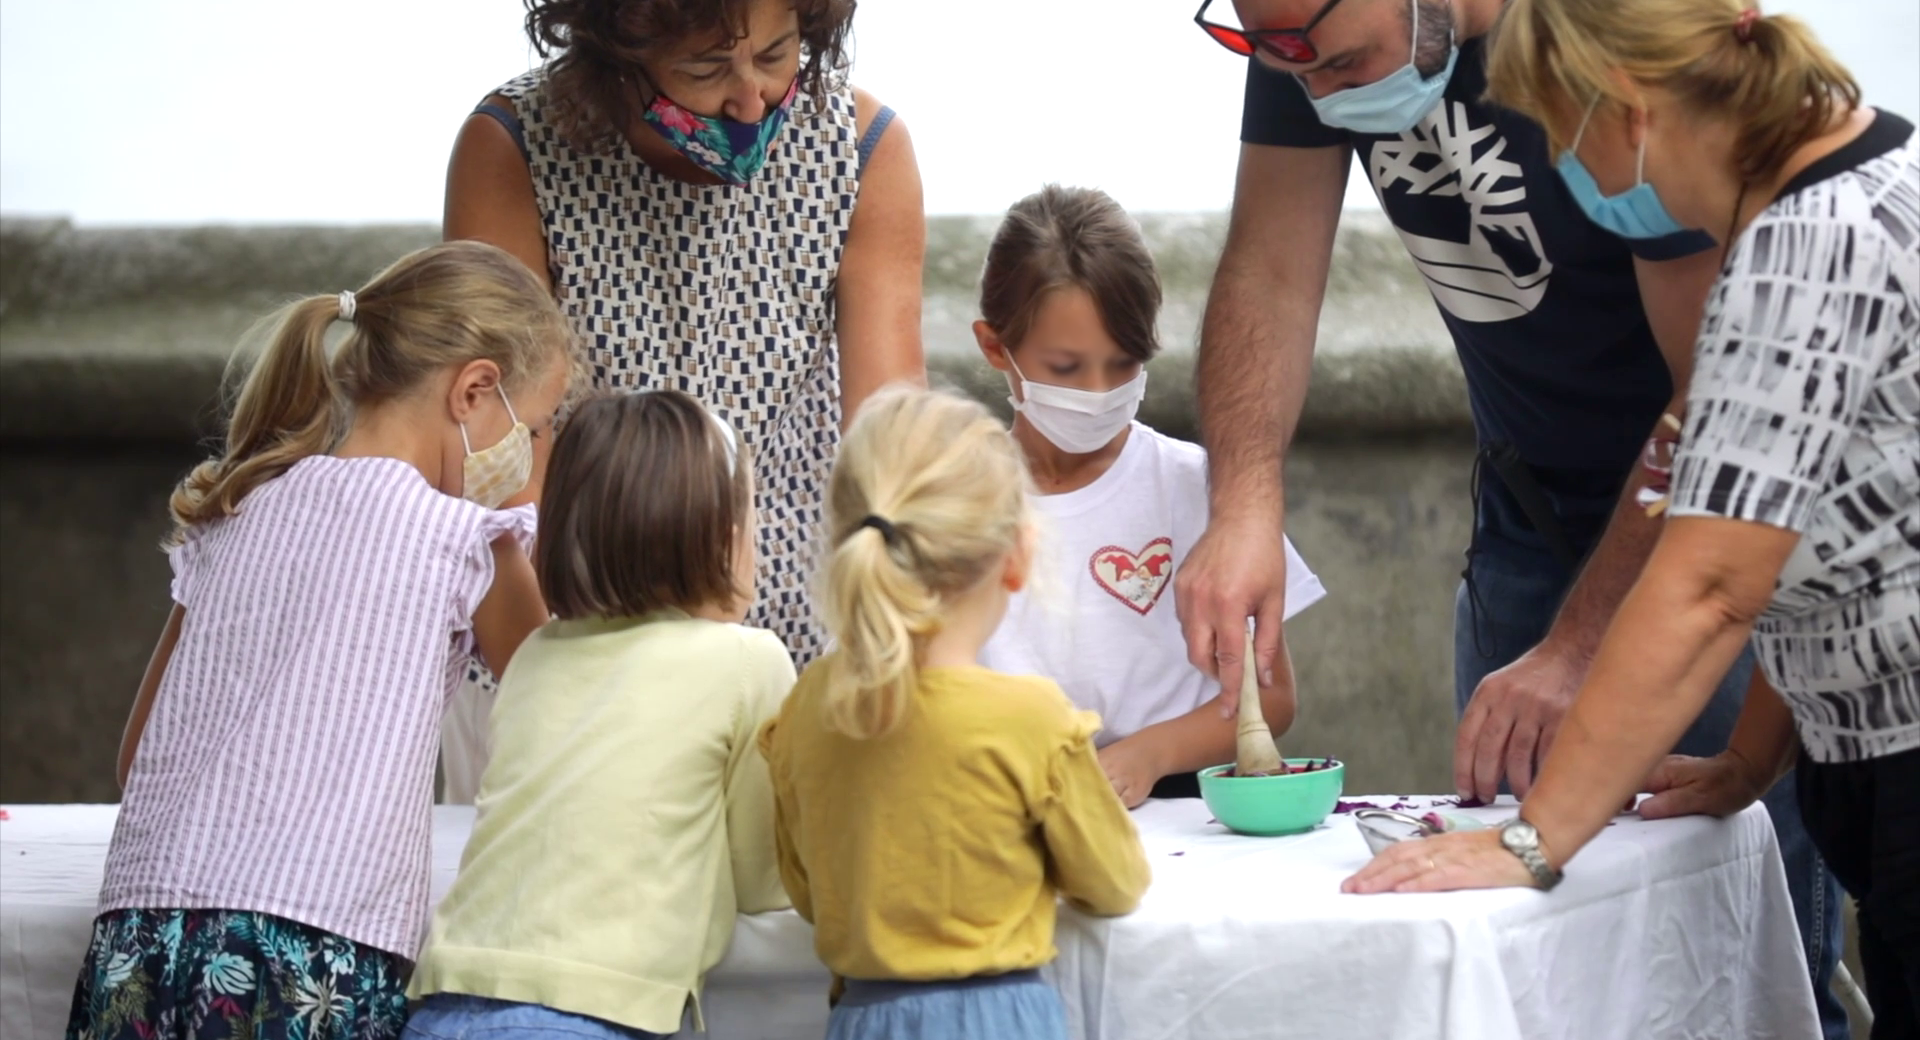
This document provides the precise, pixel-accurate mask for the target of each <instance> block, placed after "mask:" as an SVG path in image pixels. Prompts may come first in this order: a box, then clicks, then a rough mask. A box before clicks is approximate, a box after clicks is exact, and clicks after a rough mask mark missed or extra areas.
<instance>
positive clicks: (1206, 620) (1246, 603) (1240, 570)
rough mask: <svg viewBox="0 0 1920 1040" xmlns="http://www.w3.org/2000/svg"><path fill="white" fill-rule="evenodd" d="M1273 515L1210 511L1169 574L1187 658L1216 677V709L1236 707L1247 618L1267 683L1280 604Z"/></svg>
mask: <svg viewBox="0 0 1920 1040" xmlns="http://www.w3.org/2000/svg"><path fill="white" fill-rule="evenodd" d="M1280 523H1281V521H1280V518H1279V517H1278V516H1266V515H1263V514H1262V513H1260V512H1258V511H1255V512H1251V513H1248V514H1246V515H1245V516H1244V517H1232V516H1221V515H1218V514H1216V515H1215V516H1214V518H1213V519H1212V521H1211V522H1209V523H1208V524H1207V530H1206V532H1205V533H1204V534H1202V535H1201V536H1200V540H1199V541H1197V542H1195V543H1194V545H1193V549H1192V551H1190V552H1189V553H1187V558H1186V560H1185V561H1183V562H1182V563H1181V564H1180V569H1179V571H1178V572H1177V573H1175V574H1174V576H1173V599H1174V608H1175V610H1176V611H1177V612H1178V613H1179V616H1180V629H1181V631H1182V632H1183V633H1185V635H1186V637H1187V660H1188V661H1190V662H1191V663H1192V664H1193V666H1194V667H1195V668H1198V669H1200V671H1202V672H1204V673H1205V674H1207V675H1208V676H1211V677H1213V678H1215V679H1218V680H1220V697H1219V702H1220V710H1221V713H1222V714H1223V715H1225V716H1227V717H1228V718H1232V717H1233V716H1234V715H1235V714H1237V713H1238V712H1239V708H1240V676H1241V668H1242V665H1241V660H1240V659H1241V657H1242V656H1243V655H1244V654H1245V652H1246V651H1245V647H1246V630H1247V619H1248V618H1253V619H1254V637H1253V642H1254V652H1255V657H1256V658H1257V659H1258V660H1259V661H1260V674H1259V678H1260V688H1261V689H1263V690H1265V689H1271V688H1272V687H1273V662H1274V660H1275V658H1277V657H1278V656H1279V653H1280V640H1281V638H1282V636H1281V632H1280V619H1281V618H1282V617H1284V616H1285V614H1286V606H1287V553H1286V549H1285V547H1284V546H1285V543H1284V542H1283V541H1282V538H1281V531H1280Z"/></svg>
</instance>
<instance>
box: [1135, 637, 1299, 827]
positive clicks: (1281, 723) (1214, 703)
mask: <svg viewBox="0 0 1920 1040" xmlns="http://www.w3.org/2000/svg"><path fill="white" fill-rule="evenodd" d="M1294 704H1295V702H1294V695H1293V661H1292V659H1291V658H1290V657H1288V655H1287V643H1286V640H1285V638H1284V637H1283V638H1282V639H1281V641H1280V649H1279V651H1278V653H1277V655H1276V656H1275V658H1274V668H1273V685H1272V686H1270V687H1268V688H1266V689H1264V690H1261V691H1260V708H1261V711H1262V712H1263V713H1264V714H1265V715H1266V719H1267V727H1268V728H1269V729H1271V730H1272V731H1273V735H1274V736H1275V737H1276V738H1277V737H1280V736H1283V735H1285V733H1286V732H1287V730H1288V729H1289V728H1290V727H1291V726H1292V725H1293V715H1294ZM1238 727H1239V724H1238V721H1237V720H1235V719H1231V718H1228V717H1226V716H1225V715H1224V714H1223V713H1222V712H1221V710H1220V701H1219V699H1218V698H1215V699H1213V700H1211V701H1208V702H1207V703H1205V704H1202V705H1200V706H1199V707H1197V708H1195V709H1193V710H1192V711H1190V712H1188V713H1186V714H1185V715H1180V716H1177V717H1175V718H1171V719H1168V720H1166V721H1165V722H1157V723H1154V724H1153V725H1151V726H1148V727H1147V728H1145V729H1143V730H1141V731H1139V732H1138V733H1134V734H1132V735H1130V736H1127V737H1123V738H1122V739H1120V740H1116V741H1114V742H1113V743H1112V744H1109V745H1107V746H1106V747H1105V748H1102V749H1101V751H1100V764H1101V765H1102V766H1103V767H1104V768H1105V769H1106V771H1107V778H1108V779H1109V780H1111V781H1112V782H1113V789H1114V793H1116V794H1118V795H1119V796H1120V801H1121V802H1122V803H1124V804H1125V805H1126V807H1127V808H1129V809H1131V808H1134V807H1135V806H1138V805H1139V804H1140V803H1142V802H1144V801H1146V800H1147V795H1148V793H1149V792H1150V791H1151V790H1152V788H1153V785H1154V784H1155V783H1156V782H1158V781H1159V779H1160V778H1161V777H1163V776H1169V775H1172V774H1174V773H1191V772H1193V771H1194V770H1197V769H1205V768H1206V767H1208V766H1217V765H1220V764H1222V763H1225V762H1231V761H1233V756H1234V750H1235V749H1234V737H1235V732H1236V730H1237V729H1238Z"/></svg>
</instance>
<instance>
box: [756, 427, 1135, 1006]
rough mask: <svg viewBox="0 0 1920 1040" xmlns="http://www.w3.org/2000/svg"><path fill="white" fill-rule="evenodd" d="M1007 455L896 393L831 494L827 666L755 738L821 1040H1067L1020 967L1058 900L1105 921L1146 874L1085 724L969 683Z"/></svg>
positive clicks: (1021, 544) (1000, 438) (1011, 529)
mask: <svg viewBox="0 0 1920 1040" xmlns="http://www.w3.org/2000/svg"><path fill="white" fill-rule="evenodd" d="M1027 483H1028V481H1027V475H1026V469H1025V466H1024V464H1023V462H1022V460H1021V455H1020V449H1019V448H1018V447H1017V446H1016V445H1015V444H1014V442H1013V439H1012V437H1011V436H1009V435H1008V433H1007V431H1006V429H1005V428H1004V427H1002V426H1001V425H1000V424H999V423H998V422H997V421H995V420H994V418H993V417H992V416H991V415H989V414H988V413H987V412H986V410H985V409H983V408H981V407H980V406H979V405H977V404H974V403H972V402H970V401H965V400H962V399H960V398H958V397H954V396H950V395H946V394H940V393H930V392H926V391H918V390H904V389H894V390H888V391H885V392H883V393H882V394H879V395H876V396H875V397H874V398H872V399H871V400H870V401H869V402H868V403H867V405H866V406H865V407H864V408H862V409H861V411H860V414H859V416H858V418H856V419H855V420H854V423H853V426H852V427H851V428H850V429H849V430H848V431H847V435H846V440H845V441H844V443H843V444H842V447H841V450H840V458H839V460H838V462H837V463H836V464H835V466H834V469H833V475H832V477H831V480H830V482H829V486H828V503H827V512H828V515H827V530H828V537H829V541H830V545H829V547H828V549H827V552H828V553H829V555H828V558H827V563H826V570H825V574H824V575H823V589H822V600H823V608H824V615H825V616H824V621H825V623H826V626H827V629H828V631H829V632H830V633H831V634H832V635H833V637H834V640H835V642H836V644H837V645H836V649H834V650H833V651H832V652H831V653H829V654H827V655H826V656H825V657H823V658H821V659H820V660H818V661H816V662H814V663H813V664H812V665H811V666H809V667H808V668H807V670H806V671H805V673H803V674H802V675H801V677H800V681H799V684H798V685H797V686H796V687H795V688H794V691H793V694H792V696H791V697H789V698H788V700H787V703H786V704H785V705H784V706H783V707H782V709H781V712H780V715H779V716H778V717H777V718H776V719H775V720H774V721H773V722H771V723H769V724H768V725H767V727H766V729H765V730H764V731H763V732H762V733H761V737H760V746H761V749H762V750H763V751H764V752H765V754H766V756H767V760H768V763H769V765H770V767H771V772H772V775H773V786H774V799H775V829H774V838H775V844H776V847H777V849H778V852H779V860H780V871H781V877H782V879H783V880H784V881H785V883H786V887H787V893H788V895H790V896H792V897H793V904H794V907H795V909H797V910H798V911H799V912H800V914H801V915H802V916H803V917H805V918H806V919H807V920H809V921H811V922H812V923H813V925H814V936H815V939H814V944H815V948H816V949H817V950H818V951H819V954H820V957H821V959H822V960H824V961H825V962H826V964H827V966H828V967H829V968H831V969H832V970H833V972H834V975H835V978H836V993H837V995H838V1000H837V1003H836V1004H835V1007H834V1010H833V1013H832V1016H831V1018H830V1019H829V1022H828V1029H827V1035H828V1036H829V1037H831V1038H834V1040H866V1038H873V1040H879V1038H883V1037H902V1036H913V1037H921V1038H923V1040H943V1038H947V1037H955V1038H957V1037H980V1036H992V1037H996V1038H1004V1040H1027V1038H1047V1040H1059V1038H1064V1037H1065V1036H1066V1035H1067V1034H1066V1020H1065V1013H1064V1011H1063V1009H1062V1007H1061V1004H1060V999H1059V996H1058V995H1057V994H1055V993H1054V992H1053V990H1052V989H1051V988H1050V987H1049V986H1048V985H1047V984H1046V983H1045V982H1043V981H1041V979H1040V977H1039V972H1038V969H1039V968H1040V967H1041V966H1042V965H1043V964H1045V963H1046V962H1047V961H1049V960H1051V959H1052V957H1053V952H1054V950H1053V923H1054V902H1055V895H1056V893H1057V894H1058V895H1060V896H1064V897H1065V898H1066V899H1067V900H1068V901H1069V902H1070V903H1072V904H1073V905H1074V906H1076V907H1077V908H1079V909H1080V910H1082V911H1084V912H1087V913H1093V914H1109V915H1111V914H1124V913H1128V912H1130V911H1131V910H1132V909H1133V908H1134V906H1135V905H1137V904H1138V902H1139V900H1140V897H1141V895H1142V894H1143V893H1144V892H1145V890H1146V887H1147V881H1148V872H1147V864H1146V858H1145V854H1144V852H1143V851H1142V850H1141V847H1140V840H1139V837H1138V836H1137V835H1136V834H1135V832H1134V829H1133V823H1132V821H1131V820H1130V819H1129V818H1128V817H1127V812H1126V809H1125V808H1124V807H1122V806H1121V804H1120V801H1119V799H1118V798H1117V797H1116V796H1115V794H1114V792H1113V789H1112V787H1111V785H1109V784H1108V782H1107V779H1106V775H1105V773H1104V772H1103V771H1102V769H1101V767H1100V760H1099V757H1098V755H1097V753H1096V751H1095V749H1094V744H1093V735H1094V733H1095V732H1097V731H1098V730H1099V728H1100V720H1099V718H1098V716H1095V715H1093V714H1092V713H1090V712H1084V711H1077V710H1075V709H1074V707H1073V705H1072V703H1071V702H1069V701H1068V700H1067V697H1066V695H1065V694H1064V693H1063V692H1061V689H1060V687H1059V686H1057V685H1056V684H1054V683H1053V682H1052V681H1050V680H1047V679H1040V678H1035V677H1030V676H1020V677H1016V676H1011V675H1002V674H999V673H996V672H992V671H988V670H987V669H985V668H982V667H980V665H979V664H978V661H979V655H980V651H981V648H982V647H983V646H984V645H985V644H986V642H987V639H988V637H989V636H991V635H992V634H993V631H994V629H995V628H996V627H997V626H998V625H999V623H1000V619H1001V617H1002V615H1004V614H1005V613H1006V609H1007V600H1008V597H1009V596H1010V595H1011V594H1012V593H1013V592H1015V591H1017V590H1018V589H1020V588H1021V587H1022V585H1023V584H1024V583H1025V582H1026V580H1027V575H1028V571H1029V568H1030V566H1031V564H1030V559H1029V558H1030V555H1031V549H1030V546H1031V544H1032V533H1031V519H1030V517H1029V507H1028V505H1027V500H1026V494H1027Z"/></svg>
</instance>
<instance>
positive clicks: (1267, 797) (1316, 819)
mask: <svg viewBox="0 0 1920 1040" xmlns="http://www.w3.org/2000/svg"><path fill="white" fill-rule="evenodd" d="M1318 761H1320V759H1317V758H1289V759H1287V765H1288V766H1289V767H1297V766H1304V765H1306V764H1308V763H1309V762H1318ZM1232 768H1233V766H1232V765H1231V764H1228V765H1224V766H1213V767H1211V768H1208V769H1202V770H1201V771H1200V797H1201V798H1202V799H1204V800H1205V801H1206V803H1207V808H1208V809H1210V810H1212V811H1213V816H1214V818H1215V819H1217V820H1219V821H1220V822H1221V823H1224V824H1226V825H1227V826H1228V827H1230V828H1232V829H1233V830H1235V831H1238V832H1240V833H1241V834H1251V835H1255V836H1257V837H1262V838H1266V837H1273V836H1276V835H1281V834H1301V833H1304V832H1306V831H1310V830H1312V829H1314V828H1315V827H1318V826H1320V822H1321V821H1322V820H1325V819H1326V818H1327V814H1328V813H1330V812H1332V811H1333V807H1334V805H1335V804H1337V803H1338V802H1339V801H1340V785H1341V782H1342V781H1343V780H1344V779H1345V777H1346V775H1347V767H1346V764H1345V763H1343V762H1335V763H1334V764H1333V765H1332V767H1330V768H1327V769H1316V770H1314V771H1313V772H1311V773H1287V774H1285V775H1283V776H1249V777H1238V776H1221V775H1220V774H1221V773H1224V772H1227V771H1228V770H1231V769H1232Z"/></svg>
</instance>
